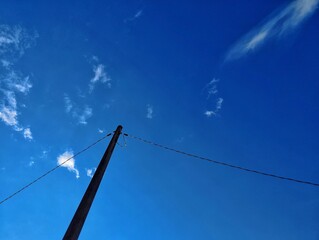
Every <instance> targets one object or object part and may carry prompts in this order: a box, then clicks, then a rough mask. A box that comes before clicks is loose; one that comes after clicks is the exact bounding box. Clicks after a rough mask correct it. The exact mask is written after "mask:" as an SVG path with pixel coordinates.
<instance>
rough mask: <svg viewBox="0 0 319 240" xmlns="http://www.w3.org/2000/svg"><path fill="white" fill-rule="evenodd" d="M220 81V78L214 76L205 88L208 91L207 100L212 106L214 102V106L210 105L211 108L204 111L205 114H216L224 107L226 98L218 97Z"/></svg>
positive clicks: (210, 115)
mask: <svg viewBox="0 0 319 240" xmlns="http://www.w3.org/2000/svg"><path fill="white" fill-rule="evenodd" d="M218 82H219V79H216V78H213V79H212V80H211V81H210V82H209V83H207V84H206V86H205V88H204V90H206V91H207V102H208V103H209V105H210V106H211V105H212V103H213V104H214V105H213V107H210V109H209V110H206V111H204V115H205V116H207V117H213V116H216V115H217V114H218V112H219V111H220V110H221V108H222V104H223V101H224V99H223V98H221V97H218V89H217V84H218Z"/></svg>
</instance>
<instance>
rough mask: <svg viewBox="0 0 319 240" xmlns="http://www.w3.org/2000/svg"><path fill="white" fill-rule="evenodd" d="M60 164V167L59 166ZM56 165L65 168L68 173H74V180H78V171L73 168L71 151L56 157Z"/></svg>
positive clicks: (73, 161) (73, 160)
mask: <svg viewBox="0 0 319 240" xmlns="http://www.w3.org/2000/svg"><path fill="white" fill-rule="evenodd" d="M61 164H62V165H61ZM57 165H61V167H65V168H66V169H68V170H69V171H70V172H73V173H75V177H76V178H80V173H79V170H78V169H77V168H76V167H75V159H74V158H73V151H72V150H70V151H65V152H64V153H62V154H61V155H59V156H58V157H57Z"/></svg>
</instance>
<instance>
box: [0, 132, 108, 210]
mask: <svg viewBox="0 0 319 240" xmlns="http://www.w3.org/2000/svg"><path fill="white" fill-rule="evenodd" d="M111 135H112V133H109V134H107V135H105V136H104V137H102V138H100V139H98V140H97V141H95V142H94V143H92V144H90V145H89V146H87V147H86V148H84V149H82V150H81V151H79V152H77V153H76V154H74V155H73V156H72V157H69V158H68V159H67V160H65V161H64V162H62V163H61V164H59V165H57V166H56V167H54V168H52V169H50V170H49V171H47V172H45V173H44V174H42V175H41V176H39V177H37V178H36V179H34V180H33V181H32V182H30V183H28V184H27V185H25V186H23V187H22V188H20V189H19V190H17V191H15V192H14V193H12V194H11V195H9V196H8V197H6V198H4V199H3V200H1V201H0V205H1V204H3V203H4V202H6V201H8V200H9V199H10V198H12V197H14V196H15V195H17V194H19V193H21V192H22V191H23V190H25V189H27V188H28V187H30V186H31V185H33V184H35V183H36V182H38V181H39V180H41V179H42V178H44V177H46V176H47V175H49V174H50V173H52V172H53V171H55V170H56V169H58V168H59V167H61V166H62V165H63V164H65V163H66V162H68V161H70V160H71V159H72V158H75V157H76V156H79V155H80V154H81V153H84V152H85V151H87V150H88V149H90V148H91V147H93V146H94V145H96V144H97V143H99V142H101V141H103V140H104V139H105V138H107V137H109V136H111Z"/></svg>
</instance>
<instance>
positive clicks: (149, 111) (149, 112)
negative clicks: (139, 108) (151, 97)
mask: <svg viewBox="0 0 319 240" xmlns="http://www.w3.org/2000/svg"><path fill="white" fill-rule="evenodd" d="M146 111H147V113H146V118H148V119H152V118H153V106H151V105H150V104H147V106H146Z"/></svg>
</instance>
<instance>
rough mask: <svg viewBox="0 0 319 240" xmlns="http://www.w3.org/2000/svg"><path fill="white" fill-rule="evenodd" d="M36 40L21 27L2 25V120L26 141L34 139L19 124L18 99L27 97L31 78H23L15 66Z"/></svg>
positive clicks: (0, 51)
mask: <svg viewBox="0 0 319 240" xmlns="http://www.w3.org/2000/svg"><path fill="white" fill-rule="evenodd" d="M36 38H37V34H36V33H32V34H30V33H29V32H27V31H26V30H25V29H24V28H22V27H20V26H13V27H10V26H8V25H0V61H1V65H0V70H1V76H0V120H2V121H3V122H4V123H5V124H6V125H8V126H11V127H12V128H13V130H15V131H18V132H22V133H23V135H24V137H25V138H26V139H30V137H31V138H32V135H31V130H30V128H26V129H24V127H22V126H21V125H20V124H19V121H18V116H19V113H18V104H17V99H18V95H19V94H21V93H22V94H24V95H27V94H28V93H29V91H30V89H31V87H32V84H31V82H30V78H29V76H23V75H22V74H21V73H20V72H19V71H17V70H16V69H15V68H14V66H15V62H16V61H17V60H18V59H19V58H20V57H21V56H22V55H23V54H24V52H25V50H26V49H27V48H29V47H31V46H32V44H34V42H35V39H36ZM21 105H23V104H20V105H19V106H21Z"/></svg>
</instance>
